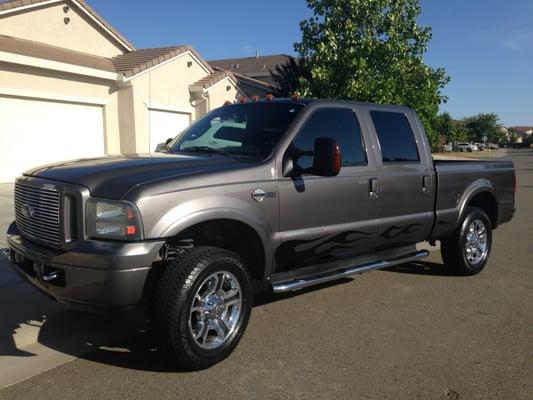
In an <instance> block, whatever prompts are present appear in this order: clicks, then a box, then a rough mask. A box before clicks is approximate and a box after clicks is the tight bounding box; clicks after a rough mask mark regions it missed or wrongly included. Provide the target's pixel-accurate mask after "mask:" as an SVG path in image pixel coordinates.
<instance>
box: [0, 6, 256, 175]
mask: <svg viewBox="0 0 533 400" xmlns="http://www.w3.org/2000/svg"><path fill="white" fill-rule="evenodd" d="M126 12H127V10H126ZM243 79H244V78H243ZM246 79H249V80H253V79H254V78H246ZM252 84H253V82H252ZM259 84H262V82H260V83H259ZM259 84H258V85H259ZM246 88H247V86H246ZM245 95H247V93H245V92H244V91H243V90H242V89H240V88H239V84H238V82H237V79H236V77H235V75H233V73H232V72H231V71H225V70H215V69H213V68H212V67H211V65H209V64H208V63H207V62H206V61H205V60H204V59H203V58H202V56H201V55H200V54H199V53H198V52H197V51H196V50H195V49H193V48H192V47H190V46H187V45H179V46H170V47H161V48H150V49H136V48H135V47H134V46H133V44H132V43H131V42H129V41H128V39H127V38H125V37H124V36H123V35H121V34H120V33H119V32H118V31H117V30H116V29H114V28H113V27H112V26H111V25H110V24H109V23H108V22H107V21H105V20H104V19H103V18H102V17H101V16H100V15H98V14H97V13H96V12H95V11H94V10H93V9H92V8H91V7H90V6H89V5H88V4H87V3H86V2H85V1H83V0H10V1H6V0H0V143H1V145H0V183H2V182H11V181H13V179H14V178H15V177H16V176H17V175H20V174H21V173H22V172H23V171H24V170H26V169H29V168H31V167H34V166H37V165H42V164H47V163H50V162H57V161H62V160H66V159H73V158H84V157H95V156H101V155H105V154H119V153H142V152H148V151H153V150H154V149H155V148H156V145H157V144H158V143H159V142H162V141H164V140H165V139H167V138H169V137H172V136H175V135H176V134H177V133H179V132H180V131H181V130H183V129H184V128H185V127H187V126H188V125H189V124H190V123H191V122H192V121H194V120H196V119H197V118H199V117H200V116H202V115H204V114H205V113H206V112H208V111H210V110H212V109H213V108H216V107H220V106H221V105H223V104H224V102H226V101H228V100H229V101H236V100H238V99H239V98H240V97H242V96H245Z"/></svg>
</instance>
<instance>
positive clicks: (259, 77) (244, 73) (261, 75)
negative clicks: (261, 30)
mask: <svg viewBox="0 0 533 400" xmlns="http://www.w3.org/2000/svg"><path fill="white" fill-rule="evenodd" d="M289 58H290V56H288V55H286V54H272V55H267V56H260V55H258V54H257V55H256V56H255V57H244V58H228V59H223V60H211V61H208V63H209V64H210V65H211V66H212V67H213V68H214V69H215V70H219V71H229V72H232V73H233V74H234V76H235V77H236V79H237V80H238V82H239V87H241V88H242V89H243V90H245V91H246V90H249V91H250V93H253V94H258V95H262V94H266V93H268V92H271V91H273V90H274V88H275V86H274V85H275V82H274V80H273V79H272V75H271V72H272V71H274V70H275V69H276V67H277V66H279V65H282V64H285V63H286V62H287V60H288V59H289Z"/></svg>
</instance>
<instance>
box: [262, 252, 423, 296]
mask: <svg viewBox="0 0 533 400" xmlns="http://www.w3.org/2000/svg"><path fill="white" fill-rule="evenodd" d="M428 255H429V251H427V250H421V251H417V252H416V253H411V254H408V255H406V256H403V257H399V258H391V259H389V260H382V261H375V262H371V263H368V264H362V265H359V266H356V267H350V268H342V269H339V270H337V271H332V272H329V273H327V274H324V275H314V276H309V277H307V278H301V279H294V280H290V281H285V282H278V283H273V284H272V288H273V289H274V293H283V292H290V291H295V290H300V289H303V288H306V287H309V286H314V285H320V284H321V283H326V282H330V281H334V280H337V279H340V278H345V277H348V276H351V275H355V274H362V273H363V272H368V271H372V270H375V269H382V268H388V267H392V266H394V265H399V264H405V263H408V262H413V261H418V260H421V259H422V258H424V257H427V256H428Z"/></svg>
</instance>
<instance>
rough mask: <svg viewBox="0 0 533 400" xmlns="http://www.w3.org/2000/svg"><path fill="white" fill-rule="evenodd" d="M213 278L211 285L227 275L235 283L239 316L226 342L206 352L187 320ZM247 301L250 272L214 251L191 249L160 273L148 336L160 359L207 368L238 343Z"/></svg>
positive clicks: (236, 260)
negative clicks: (160, 353) (155, 344)
mask: <svg viewBox="0 0 533 400" xmlns="http://www.w3.org/2000/svg"><path fill="white" fill-rule="evenodd" d="M222 271H223V272H226V273H227V274H228V275H225V274H222ZM217 272H220V273H221V274H220V275H219V274H216V273H217ZM213 275H216V278H214V279H215V280H216V279H219V278H218V277H221V280H222V281H224V279H225V277H226V276H231V277H232V279H233V278H235V279H236V280H237V281H238V284H239V285H240V293H241V297H240V298H241V300H240V301H241V302H240V305H239V306H238V310H240V313H239V314H238V317H236V318H235V319H234V321H235V322H234V323H235V325H234V327H233V329H231V330H228V333H227V335H226V339H225V340H224V341H223V342H222V343H221V344H220V345H219V346H218V347H216V348H213V349H206V348H202V344H201V343H198V342H197V340H198V339H195V337H194V332H193V331H192V330H191V329H192V328H190V326H191V325H190V318H191V315H192V312H191V310H192V307H193V305H194V304H196V305H197V304H198V303H195V302H197V301H198V300H195V299H197V296H196V295H197V294H199V293H197V292H198V291H199V290H200V289H201V288H202V287H203V286H202V285H206V282H208V281H207V280H206V279H208V278H209V277H211V276H213ZM252 300H253V295H252V286H251V278H250V273H249V272H248V269H247V268H246V265H245V263H244V261H243V260H242V259H241V258H240V257H239V256H238V255H237V254H235V253H234V252H232V251H229V250H225V249H220V248H216V247H208V246H199V247H195V248H192V249H190V250H187V251H186V252H184V253H182V254H181V255H180V256H179V257H178V258H177V259H175V260H174V261H173V262H171V263H170V264H169V265H168V266H167V267H166V268H165V271H164V272H163V273H162V275H161V278H160V281H159V285H158V289H157V292H156V293H155V297H154V301H153V304H152V331H153V333H154V334H155V335H156V337H157V338H158V340H159V343H160V346H161V350H162V351H163V352H164V354H165V355H166V356H168V357H169V358H170V360H171V361H172V362H174V363H175V364H176V365H177V366H179V367H180V368H182V369H185V370H199V369H205V368H209V367H210V366H212V365H214V364H216V363H218V362H220V361H222V360H223V359H225V358H226V357H228V356H229V355H230V354H231V352H232V351H233V350H234V349H235V347H236V346H237V344H238V343H239V341H240V339H241V337H242V335H243V333H244V331H245V330H246V326H247V325H248V321H249V319H250V314H251V309H252ZM203 304H205V303H203ZM200 314H201V315H203V313H200ZM211 321H212V320H211ZM205 323H206V322H204V324H205ZM213 336H214V335H213ZM215 339H216V338H215ZM204 340H205V338H204Z"/></svg>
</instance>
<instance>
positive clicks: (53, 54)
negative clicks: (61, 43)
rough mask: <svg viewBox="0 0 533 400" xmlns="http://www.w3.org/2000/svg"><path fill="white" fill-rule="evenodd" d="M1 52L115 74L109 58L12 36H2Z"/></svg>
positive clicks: (0, 41)
mask: <svg viewBox="0 0 533 400" xmlns="http://www.w3.org/2000/svg"><path fill="white" fill-rule="evenodd" d="M0 51H5V52H8V53H13V54H19V55H22V56H28V57H36V58H42V59H45V60H51V61H57V62H61V63H66V64H73V65H79V66H82V67H87V68H94V69H99V70H103V71H108V72H115V68H114V66H113V63H112V62H111V60H110V59H109V58H106V57H101V56H95V55H93V54H87V53H82V52H79V51H75V50H67V49H64V48H62V47H56V46H51V45H49V44H44V43H38V42H34V41H31V40H26V39H19V38H14V37H11V36H5V35H0Z"/></svg>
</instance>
